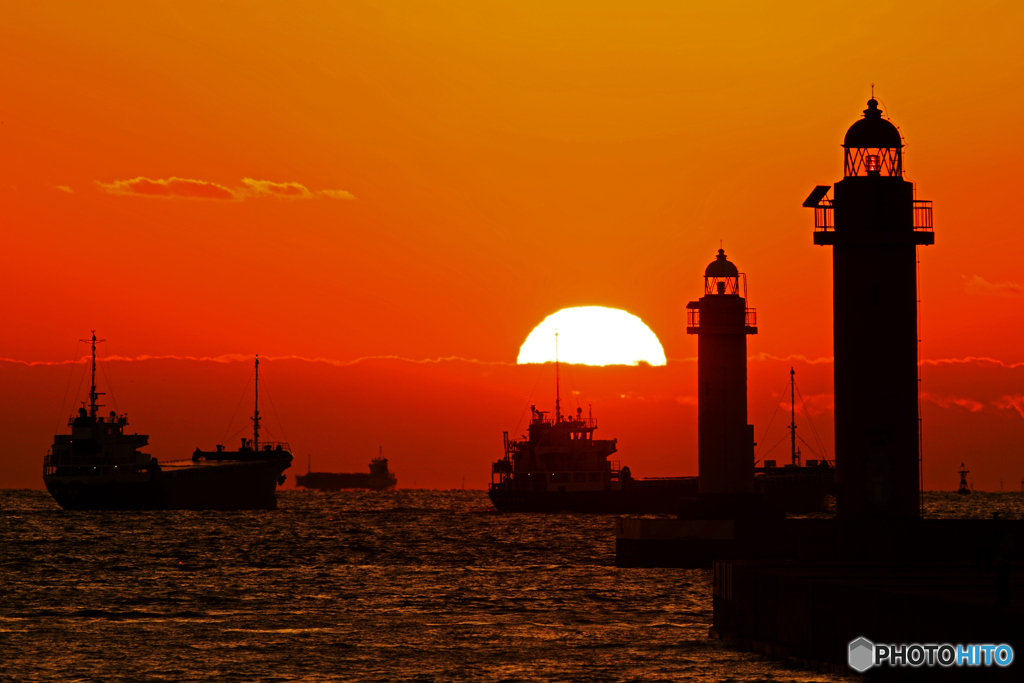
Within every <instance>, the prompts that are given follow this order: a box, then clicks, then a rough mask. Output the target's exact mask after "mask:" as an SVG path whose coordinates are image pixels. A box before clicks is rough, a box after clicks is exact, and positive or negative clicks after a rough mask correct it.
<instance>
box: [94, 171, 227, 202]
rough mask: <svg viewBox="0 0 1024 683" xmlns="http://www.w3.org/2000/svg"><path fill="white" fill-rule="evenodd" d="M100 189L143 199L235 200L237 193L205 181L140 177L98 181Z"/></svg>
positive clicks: (173, 177) (174, 177)
mask: <svg viewBox="0 0 1024 683" xmlns="http://www.w3.org/2000/svg"><path fill="white" fill-rule="evenodd" d="M96 184H97V185H99V187H100V189H101V190H103V191H104V192H107V193H109V194H115V195H141V196H143V197H164V198H170V197H178V198H182V199H219V200H225V199H235V193H234V192H232V191H231V190H229V189H228V188H226V187H224V186H223V185H218V184H217V183H208V182H206V181H205V180H194V179H191V178H178V177H176V176H172V177H170V178H166V179H157V180H151V179H149V178H146V177H143V176H139V177H138V178H132V179H131V180H115V181H114V182H112V183H101V182H99V181H97V183H96Z"/></svg>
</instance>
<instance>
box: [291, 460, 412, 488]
mask: <svg viewBox="0 0 1024 683" xmlns="http://www.w3.org/2000/svg"><path fill="white" fill-rule="evenodd" d="M295 485H296V486H302V487H304V488H307V489H316V490H317V491H340V490H342V489H370V490H371V491H385V490H387V489H393V488H395V486H397V485H398V478H397V477H396V476H395V474H394V472H392V471H391V470H389V469H388V459H387V458H385V457H384V455H383V452H382V453H380V454H378V455H377V457H376V458H373V459H372V460H370V471H369V472H368V473H367V472H311V471H309V470H308V469H307V471H306V473H305V474H297V475H295Z"/></svg>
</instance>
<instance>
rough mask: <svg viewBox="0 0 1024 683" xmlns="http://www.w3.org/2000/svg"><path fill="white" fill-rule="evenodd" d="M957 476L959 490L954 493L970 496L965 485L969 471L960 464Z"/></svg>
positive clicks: (968, 488)
mask: <svg viewBox="0 0 1024 683" xmlns="http://www.w3.org/2000/svg"><path fill="white" fill-rule="evenodd" d="M957 474H959V475H960V488H959V489H957V491H956V492H957V493H959V494H960V495H961V496H969V495H971V489H970V487H969V486H968V485H967V475H968V474H970V471H969V470H967V469H965V468H964V464H963V463H960V471H959V472H958V473H957Z"/></svg>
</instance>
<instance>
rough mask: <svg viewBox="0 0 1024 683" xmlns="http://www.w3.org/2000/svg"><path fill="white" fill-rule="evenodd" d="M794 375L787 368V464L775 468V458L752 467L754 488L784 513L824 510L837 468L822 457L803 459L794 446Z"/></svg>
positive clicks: (833, 486)
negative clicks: (788, 449) (788, 413)
mask: <svg viewBox="0 0 1024 683" xmlns="http://www.w3.org/2000/svg"><path fill="white" fill-rule="evenodd" d="M795 375H796V373H795V371H794V370H793V368H790V369H789V392H790V410H791V417H790V423H789V434H790V449H791V451H790V464H788V465H785V466H783V467H776V461H775V460H765V461H764V466H762V467H755V468H754V473H755V474H754V488H755V489H756V490H757V491H758V492H759V493H760V494H761V495H762V496H763V497H764V498H765V500H767V501H768V502H769V503H771V504H772V506H773V507H776V508H778V509H780V510H782V511H783V512H788V513H794V514H803V513H807V512H824V511H825V509H826V506H827V498H828V495H829V494H830V493H833V492H834V491H835V485H836V470H835V467H833V466H832V463H830V462H829V461H828V460H824V459H822V460H807V461H806V462H802V456H801V454H800V449H799V448H798V447H797V445H796V440H797V438H799V437H797V435H796V395H795V387H796V380H795Z"/></svg>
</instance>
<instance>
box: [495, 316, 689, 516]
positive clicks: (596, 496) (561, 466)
mask: <svg viewBox="0 0 1024 683" xmlns="http://www.w3.org/2000/svg"><path fill="white" fill-rule="evenodd" d="M557 349H558V334H557V333H556V334H555V411H554V412H555V414H554V415H550V411H547V410H537V407H536V406H530V411H531V419H530V426H529V436H528V437H525V438H524V439H523V440H521V441H517V440H513V439H509V436H508V432H505V457H504V458H502V459H501V460H498V461H497V462H495V463H494V464H493V465H492V466H491V484H490V486H489V488H488V495H489V496H490V498H491V502H493V503H494V507H496V508H497V509H498V510H500V511H502V512H559V511H565V512H603V513H616V514H624V513H675V512H676V510H677V508H678V506H679V499H680V498H683V497H687V496H696V495H697V477H659V478H651V479H634V478H633V477H632V474H631V472H630V470H629V467H622V468H620V467H619V461H616V460H608V458H609V456H611V455H612V454H613V453H615V452H616V450H617V447H616V445H617V443H618V439H604V440H602V439H595V438H594V431H595V430H596V429H597V423H596V422H595V421H594V416H593V414H592V413H591V414H589V415H588V416H587V417H583V409H582V408H577V409H576V416H575V417H573V416H572V415H568V416H565V415H562V407H561V400H560V395H559V363H558V351H557ZM495 477H497V481H495Z"/></svg>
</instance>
